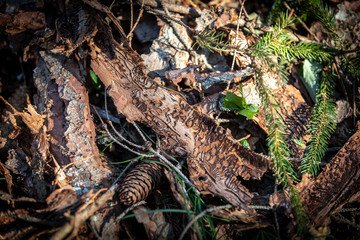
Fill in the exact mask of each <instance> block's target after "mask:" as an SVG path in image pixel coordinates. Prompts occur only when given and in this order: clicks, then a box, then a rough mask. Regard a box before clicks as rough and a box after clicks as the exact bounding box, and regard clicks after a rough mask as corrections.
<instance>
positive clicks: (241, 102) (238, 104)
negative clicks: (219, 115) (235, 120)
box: [224, 85, 259, 120]
mask: <svg viewBox="0 0 360 240" xmlns="http://www.w3.org/2000/svg"><path fill="white" fill-rule="evenodd" d="M239 93H240V96H238V95H236V94H233V93H231V92H227V93H226V96H225V98H224V107H225V108H228V109H230V110H233V111H235V113H237V114H240V115H242V116H245V117H246V120H249V119H252V118H253V117H254V116H255V115H256V114H258V113H259V107H258V106H255V105H254V104H247V103H246V101H245V98H244V97H243V91H242V86H241V85H240V88H239Z"/></svg>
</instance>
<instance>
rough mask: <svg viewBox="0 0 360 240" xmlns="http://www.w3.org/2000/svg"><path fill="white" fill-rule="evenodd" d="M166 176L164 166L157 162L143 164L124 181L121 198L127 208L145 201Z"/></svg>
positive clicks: (137, 166) (133, 170)
mask: <svg viewBox="0 0 360 240" xmlns="http://www.w3.org/2000/svg"><path fill="white" fill-rule="evenodd" d="M163 175H164V171H163V169H162V166H161V165H159V164H157V163H155V162H141V163H140V164H138V165H136V167H135V168H134V169H132V170H131V171H130V172H129V173H128V174H127V175H126V176H125V178H124V179H123V180H122V182H121V186H120V191H119V198H120V202H121V203H122V204H124V205H125V206H131V205H133V204H135V203H137V202H140V201H142V200H145V199H146V198H147V197H148V196H149V194H150V192H151V191H152V190H153V189H155V188H156V187H157V186H158V185H159V184H160V181H161V179H162V177H163Z"/></svg>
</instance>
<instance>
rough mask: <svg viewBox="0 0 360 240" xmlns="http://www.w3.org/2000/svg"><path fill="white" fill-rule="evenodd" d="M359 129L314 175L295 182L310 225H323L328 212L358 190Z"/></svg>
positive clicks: (339, 207)
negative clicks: (297, 182) (316, 174)
mask: <svg viewBox="0 0 360 240" xmlns="http://www.w3.org/2000/svg"><path fill="white" fill-rule="evenodd" d="M359 144H360V130H358V131H357V132H356V133H355V134H354V135H353V136H352V137H351V138H350V139H349V140H348V142H347V143H346V144H345V145H344V147H342V149H341V150H340V151H339V152H338V153H337V154H336V155H335V157H334V158H333V159H332V160H331V161H330V162H329V163H328V164H327V165H326V167H325V168H324V169H323V170H322V172H321V173H320V174H319V176H317V177H316V178H315V179H309V178H308V177H306V176H305V177H304V178H303V180H302V181H301V182H300V183H299V184H298V186H297V187H298V189H299V191H301V199H302V202H303V205H304V207H305V211H306V213H307V215H308V216H309V218H310V221H311V226H313V227H315V228H317V227H319V226H321V225H326V224H327V223H328V220H329V219H330V217H331V215H332V214H333V213H335V212H337V211H339V210H340V209H341V208H342V207H343V206H344V205H345V204H346V203H348V202H349V201H350V200H351V198H353V197H355V196H359V193H360V148H359Z"/></svg>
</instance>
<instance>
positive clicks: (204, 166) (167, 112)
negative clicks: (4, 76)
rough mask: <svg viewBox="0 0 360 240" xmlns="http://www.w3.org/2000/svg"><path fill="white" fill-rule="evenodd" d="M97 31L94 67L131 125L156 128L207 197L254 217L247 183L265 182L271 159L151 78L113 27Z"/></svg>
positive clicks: (163, 143)
mask: <svg viewBox="0 0 360 240" xmlns="http://www.w3.org/2000/svg"><path fill="white" fill-rule="evenodd" d="M97 28H98V29H99V32H98V33H97V35H96V36H95V37H94V42H93V45H92V49H93V51H95V52H96V53H92V57H93V58H92V60H91V67H92V69H93V70H94V71H95V73H96V74H97V75H98V76H99V78H100V79H101V81H102V82H103V83H104V85H105V87H106V88H107V90H108V93H109V95H110V96H111V97H112V98H113V101H114V103H115V105H116V107H117V110H118V112H119V113H121V114H123V115H124V116H126V118H127V120H128V121H130V122H133V121H139V122H143V123H146V124H147V125H148V126H150V127H152V128H153V129H154V131H156V132H157V133H158V134H159V135H161V136H162V145H161V147H162V148H163V149H165V150H167V151H170V152H171V153H176V154H182V155H184V154H187V158H188V167H189V171H190V178H191V180H192V182H193V183H194V184H195V186H196V187H197V188H199V190H201V191H202V192H203V193H212V194H214V195H217V196H221V197H224V198H225V199H226V200H228V201H229V202H230V203H232V204H233V205H236V206H239V207H242V208H243V209H246V210H248V212H249V213H250V212H252V213H254V212H255V211H253V210H251V209H248V208H247V206H246V204H247V203H248V202H249V201H250V199H251V198H252V196H253V195H252V194H251V193H250V192H249V191H248V190H247V189H246V188H245V187H244V186H243V185H242V184H241V180H242V179H244V180H248V179H250V178H252V179H260V178H261V176H262V175H263V173H264V172H265V171H266V170H267V169H268V168H269V165H270V162H269V160H268V159H267V158H266V157H264V156H262V155H260V154H256V153H255V152H253V151H251V150H249V149H247V148H245V147H243V146H241V145H240V144H238V143H237V142H236V141H235V140H234V139H233V138H232V137H231V136H230V134H228V133H227V132H226V131H225V130H224V129H223V128H221V127H219V126H217V125H216V124H215V122H213V121H212V120H211V119H210V118H208V117H206V116H205V115H203V114H201V113H200V112H199V111H198V110H197V109H196V108H194V107H192V106H190V105H189V104H188V103H187V102H186V100H185V99H184V98H183V97H182V96H181V95H180V94H179V93H177V92H175V91H172V90H170V89H166V88H164V87H162V86H160V85H158V84H157V83H155V82H154V81H153V80H152V79H150V78H149V77H147V76H146V75H145V66H144V64H143V62H142V59H141V57H140V56H139V55H138V54H137V53H136V52H135V51H134V50H132V49H131V48H129V47H128V46H127V44H119V43H118V42H116V41H115V40H114V39H113V37H112V35H111V34H110V31H109V30H106V29H107V26H105V25H102V26H99V25H98V26H97ZM104 38H106V43H107V44H104Z"/></svg>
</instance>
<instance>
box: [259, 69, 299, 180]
mask: <svg viewBox="0 0 360 240" xmlns="http://www.w3.org/2000/svg"><path fill="white" fill-rule="evenodd" d="M261 75H262V74H261V73H260V72H259V71H258V72H257V76H258V77H257V88H258V91H259V93H260V96H261V100H262V103H263V108H264V112H265V115H266V124H267V126H268V129H269V132H268V137H267V146H268V148H269V155H270V156H271V158H272V159H273V162H274V171H275V176H276V179H277V180H278V182H279V184H283V185H284V187H287V186H289V185H290V184H292V182H293V181H296V180H297V177H296V173H295V171H294V170H293V168H292V164H291V162H290V161H289V160H288V157H289V156H290V152H289V149H288V147H287V144H286V142H285V125H284V123H283V121H282V119H281V116H280V114H279V113H278V111H277V108H278V106H279V104H278V103H277V101H276V98H275V96H274V93H273V92H272V90H271V89H270V88H268V87H267V86H266V85H265V83H264V81H263V78H262V77H261Z"/></svg>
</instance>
